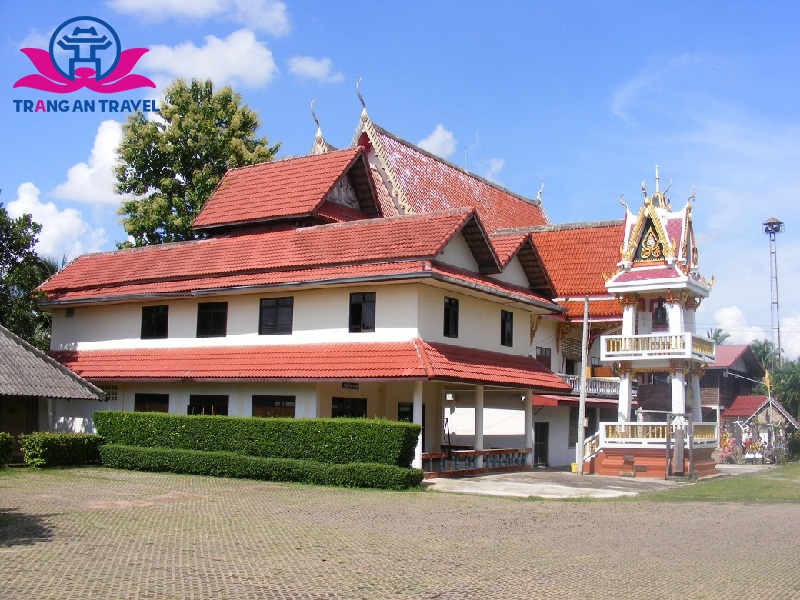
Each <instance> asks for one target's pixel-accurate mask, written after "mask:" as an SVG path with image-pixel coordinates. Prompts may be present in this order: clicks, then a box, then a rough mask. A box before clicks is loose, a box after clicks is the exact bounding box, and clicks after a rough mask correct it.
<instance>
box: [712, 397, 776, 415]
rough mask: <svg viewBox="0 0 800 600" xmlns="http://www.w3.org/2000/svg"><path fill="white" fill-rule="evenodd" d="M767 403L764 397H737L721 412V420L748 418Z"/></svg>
mask: <svg viewBox="0 0 800 600" xmlns="http://www.w3.org/2000/svg"><path fill="white" fill-rule="evenodd" d="M766 401H767V397H766V396H737V397H736V399H735V400H734V401H733V402H731V405H730V406H729V407H728V408H726V409H725V410H724V411H723V412H722V415H721V416H722V418H723V419H728V418H735V417H750V416H751V415H753V414H754V413H755V412H756V411H757V410H758V408H759V407H760V406H761V405H762V404H764V402H766Z"/></svg>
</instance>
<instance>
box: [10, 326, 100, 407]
mask: <svg viewBox="0 0 800 600" xmlns="http://www.w3.org/2000/svg"><path fill="white" fill-rule="evenodd" d="M0 396H35V397H44V398H69V399H75V400H77V399H85V400H102V399H103V398H105V394H104V393H103V392H102V391H101V390H100V389H98V388H97V387H95V386H93V385H92V384H91V383H89V382H88V381H85V380H83V379H82V378H81V377H79V376H78V375H76V374H75V373H73V372H71V371H70V370H69V369H67V368H66V367H64V366H62V365H60V364H59V363H58V362H56V361H55V360H53V359H52V358H50V357H49V356H47V355H46V354H45V353H44V352H41V351H40V350H37V349H36V348H34V347H33V346H31V345H30V344H28V343H27V342H26V341H24V340H23V339H21V338H20V337H18V336H16V335H14V334H13V333H11V332H10V331H9V330H8V329H6V328H5V327H2V326H0Z"/></svg>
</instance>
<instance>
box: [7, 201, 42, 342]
mask: <svg viewBox="0 0 800 600" xmlns="http://www.w3.org/2000/svg"><path fill="white" fill-rule="evenodd" d="M41 231H42V226H41V225H39V224H38V223H34V222H33V219H32V218H31V215H27V214H26V215H22V216H20V217H17V218H16V219H12V218H11V217H10V216H9V215H8V211H6V209H5V207H4V206H3V205H2V203H0V325H2V326H3V327H5V328H6V329H9V330H10V331H12V332H14V333H15V334H17V335H18V336H19V337H21V338H22V339H24V340H25V341H26V342H29V343H30V344H32V345H34V346H36V347H37V348H39V349H40V350H47V349H48V348H49V347H50V314H49V313H43V312H41V311H40V310H39V308H38V307H37V304H36V303H37V301H38V299H39V298H40V296H41V294H40V293H39V292H38V291H37V290H36V288H37V287H38V286H39V285H40V284H41V283H42V282H43V281H44V280H45V279H47V278H48V277H49V276H50V275H51V274H52V273H51V272H50V271H49V269H48V268H47V263H46V261H43V260H41V259H40V258H39V257H38V256H37V255H36V252H35V251H34V249H33V246H34V245H35V244H36V241H37V236H38V235H39V233H40V232H41Z"/></svg>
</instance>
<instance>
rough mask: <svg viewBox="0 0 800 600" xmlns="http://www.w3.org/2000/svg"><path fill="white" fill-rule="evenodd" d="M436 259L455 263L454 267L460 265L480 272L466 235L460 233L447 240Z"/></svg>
mask: <svg viewBox="0 0 800 600" xmlns="http://www.w3.org/2000/svg"><path fill="white" fill-rule="evenodd" d="M436 260H439V261H441V262H443V263H447V264H448V265H453V266H454V267H460V268H462V269H467V270H468V271H473V272H475V273H477V272H478V263H477V261H476V260H475V257H474V256H473V254H472V250H470V249H469V244H467V240H466V239H464V236H463V235H462V234H460V233H459V234H458V235H454V236H453V239H451V240H450V241H449V242H447V244H446V245H445V247H444V248H442V251H441V252H440V253H439V255H438V256H437V257H436Z"/></svg>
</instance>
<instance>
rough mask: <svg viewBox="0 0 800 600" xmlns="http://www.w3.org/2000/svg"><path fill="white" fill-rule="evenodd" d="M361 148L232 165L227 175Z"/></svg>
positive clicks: (226, 172)
mask: <svg viewBox="0 0 800 600" xmlns="http://www.w3.org/2000/svg"><path fill="white" fill-rule="evenodd" d="M359 150H362V149H361V148H360V147H357V146H355V147H353V146H351V147H348V148H341V149H339V150H332V151H330V152H324V153H323V154H300V155H297V156H283V157H281V158H276V159H274V160H264V161H261V162H257V163H253V164H250V165H240V166H238V167H231V168H230V169H227V170H226V171H225V175H227V174H228V173H231V172H233V171H242V170H245V169H252V168H253V167H264V166H266V165H275V164H280V163H285V162H290V161H293V160H304V159H309V160H310V159H318V160H319V159H321V158H322V157H326V156H331V155H332V154H345V153H348V152H354V151H359Z"/></svg>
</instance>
